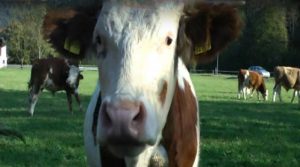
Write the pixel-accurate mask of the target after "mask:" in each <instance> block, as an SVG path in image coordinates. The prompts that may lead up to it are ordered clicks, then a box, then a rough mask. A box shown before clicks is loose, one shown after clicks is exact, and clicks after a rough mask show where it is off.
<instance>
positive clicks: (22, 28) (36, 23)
mask: <svg viewBox="0 0 300 167" xmlns="http://www.w3.org/2000/svg"><path fill="white" fill-rule="evenodd" d="M45 13H46V7H45V6H44V5H33V6H32V5H26V4H25V5H21V6H18V7H17V8H15V9H14V10H13V11H12V16H13V18H12V19H11V22H10V24H9V26H8V28H7V30H6V36H7V37H8V40H7V41H8V42H7V45H8V54H9V56H10V61H11V62H14V63H21V65H23V64H29V63H31V62H33V61H34V60H36V59H40V58H42V57H46V56H48V55H49V54H51V55H55V51H54V50H53V49H52V48H51V46H50V44H49V43H47V42H46V41H45V40H44V39H43V35H42V32H41V28H42V24H43V17H44V15H45Z"/></svg>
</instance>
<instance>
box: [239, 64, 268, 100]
mask: <svg viewBox="0 0 300 167" xmlns="http://www.w3.org/2000/svg"><path fill="white" fill-rule="evenodd" d="M254 90H255V91H256V92H257V98H258V100H259V93H261V95H262V96H263V99H264V100H268V90H267V88H266V84H265V81H264V78H263V76H261V75H260V74H259V73H257V72H255V71H250V70H245V69H240V71H239V72H238V99H240V98H241V94H243V98H244V99H245V100H246V97H247V94H250V93H251V96H252V95H253V93H254Z"/></svg>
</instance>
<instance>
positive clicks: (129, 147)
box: [108, 144, 147, 158]
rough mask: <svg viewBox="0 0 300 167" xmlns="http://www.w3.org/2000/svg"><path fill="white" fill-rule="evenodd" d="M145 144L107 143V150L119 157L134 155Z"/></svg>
mask: <svg viewBox="0 0 300 167" xmlns="http://www.w3.org/2000/svg"><path fill="white" fill-rule="evenodd" d="M146 146H147V145H146V144H113V145H108V150H109V151H110V152H111V153H112V154H114V155H115V156H117V157H119V158H124V157H136V156H137V155H139V154H140V153H141V152H143V150H145V148H146Z"/></svg>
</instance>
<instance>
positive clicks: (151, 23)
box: [95, 2, 183, 40]
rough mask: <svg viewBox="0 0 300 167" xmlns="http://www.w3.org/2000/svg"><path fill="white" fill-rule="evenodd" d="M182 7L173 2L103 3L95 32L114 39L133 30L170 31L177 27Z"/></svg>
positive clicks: (138, 31) (142, 33)
mask: <svg viewBox="0 0 300 167" xmlns="http://www.w3.org/2000/svg"><path fill="white" fill-rule="evenodd" d="M182 7H183V5H181V4H178V3H173V2H169V3H163V4H160V5H148V6H145V5H144V6H135V5H126V4H125V5H124V3H113V2H108V3H104V6H103V8H102V11H101V14H100V16H99V19H98V22H97V25H96V29H95V32H96V33H97V34H101V35H102V36H106V37H108V38H114V39H116V40H118V39H119V38H120V37H123V38H124V36H127V35H128V33H131V35H132V33H133V32H136V33H138V35H140V36H143V35H145V34H147V33H150V34H151V33H153V32H164V31H171V32H172V31H175V30H177V29H178V22H179V17H180V14H181V9H182ZM165 33H167V32H165ZM141 38H143V37H141Z"/></svg>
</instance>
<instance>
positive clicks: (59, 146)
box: [0, 69, 300, 167]
mask: <svg viewBox="0 0 300 167" xmlns="http://www.w3.org/2000/svg"><path fill="white" fill-rule="evenodd" d="M29 75H30V70H29V69H23V70H21V69H1V70H0V123H2V124H5V125H7V126H9V127H11V128H14V129H17V130H19V131H20V132H21V133H22V134H24V136H25V139H26V144H24V143H23V142H22V141H20V140H17V139H14V138H7V137H0V166H1V167H2V166H4V167H6V166H7V167H10V166H30V167H32V166H39V167H40V166H51V167H52V166H78V167H83V166H86V158H85V154H84V148H83V134H82V131H83V120H84V113H81V112H79V110H78V106H77V104H76V102H75V100H74V102H73V108H74V114H71V113H70V112H68V108H67V100H66V95H65V93H64V92H58V93H56V94H55V96H52V94H51V93H49V92H47V91H45V92H44V93H43V94H42V95H41V97H40V99H39V101H38V104H37V106H36V111H35V113H34V116H33V117H32V118H30V117H28V115H27V112H26V110H27V105H28V104H27V96H28V92H27V82H28V80H29ZM83 75H84V80H82V82H81V84H80V94H81V98H82V102H83V106H84V107H85V108H86V107H87V105H88V102H89V99H90V96H91V94H92V92H93V90H94V88H95V85H96V80H97V72H96V71H84V72H83ZM192 79H193V82H194V84H195V88H196V93H197V96H198V98H199V99H198V100H199V106H200V116H201V166H202V167H207V166H209V167H219V166H220V167H225V166H226V167H252V166H255V167H291V166H300V162H299V160H300V121H299V120H300V111H299V109H300V107H299V106H300V105H298V104H297V103H296V102H295V103H294V104H291V103H290V102H289V101H290V99H291V95H292V92H291V91H290V92H285V91H284V90H283V92H282V93H283V98H284V101H285V102H283V103H279V102H276V103H273V102H271V101H270V99H271V98H269V101H267V102H265V101H258V100H257V98H256V94H255V95H254V97H252V98H251V99H249V100H247V101H244V100H238V99H237V79H236V78H235V76H228V75H221V76H211V75H193V76H192ZM273 85H274V83H273V80H272V79H269V80H268V81H267V87H268V89H269V92H270V97H271V95H272V87H273ZM295 101H297V100H295ZM186 144H188V143H186Z"/></svg>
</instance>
